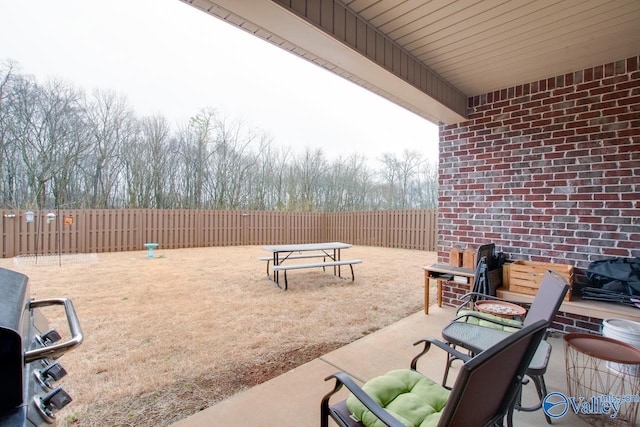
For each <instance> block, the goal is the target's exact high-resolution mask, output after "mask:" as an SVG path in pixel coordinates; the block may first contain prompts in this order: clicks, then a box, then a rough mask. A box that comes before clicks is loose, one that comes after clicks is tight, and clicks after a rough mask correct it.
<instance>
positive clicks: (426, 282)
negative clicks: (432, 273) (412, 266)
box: [424, 271, 429, 314]
mask: <svg viewBox="0 0 640 427" xmlns="http://www.w3.org/2000/svg"><path fill="white" fill-rule="evenodd" d="M424 314H429V272H427V271H425V272H424Z"/></svg>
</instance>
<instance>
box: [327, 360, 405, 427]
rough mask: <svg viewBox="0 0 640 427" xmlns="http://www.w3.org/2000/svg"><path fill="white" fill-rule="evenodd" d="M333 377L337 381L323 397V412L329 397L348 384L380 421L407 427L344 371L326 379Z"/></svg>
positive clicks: (350, 389)
mask: <svg viewBox="0 0 640 427" xmlns="http://www.w3.org/2000/svg"><path fill="white" fill-rule="evenodd" d="M331 378H335V380H336V383H335V386H334V388H333V390H332V391H330V392H329V393H328V394H327V395H325V396H324V398H323V399H322V403H321V407H322V410H323V412H324V411H325V408H328V407H329V398H330V397H331V396H332V395H334V394H335V393H337V392H338V391H339V390H340V389H341V388H342V386H343V385H344V386H346V387H347V389H349V391H350V392H351V394H353V396H355V398H356V399H358V400H359V401H360V402H362V404H363V405H364V406H365V407H366V408H367V409H368V410H370V411H371V412H372V413H373V414H374V415H375V416H376V417H378V419H380V421H382V422H383V423H385V424H386V425H388V426H389V427H405V425H404V423H402V422H400V421H398V420H397V419H395V418H394V417H393V416H392V415H391V414H390V413H388V412H387V411H386V410H385V409H384V408H383V407H382V406H380V405H378V403H377V402H376V401H375V400H373V399H372V398H371V397H370V396H369V395H368V394H367V393H365V391H364V390H362V388H361V387H360V386H359V385H358V384H356V382H355V381H353V380H352V379H351V377H349V376H348V375H347V374H345V373H344V372H336V373H335V374H333V375H329V376H328V377H327V378H325V379H324V380H325V381H329V380H330V379H331Z"/></svg>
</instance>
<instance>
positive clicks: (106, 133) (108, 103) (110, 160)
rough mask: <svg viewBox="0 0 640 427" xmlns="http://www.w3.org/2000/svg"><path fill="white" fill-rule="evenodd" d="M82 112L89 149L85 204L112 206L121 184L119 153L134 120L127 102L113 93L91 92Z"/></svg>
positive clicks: (132, 131) (128, 138) (129, 136)
mask: <svg viewBox="0 0 640 427" xmlns="http://www.w3.org/2000/svg"><path fill="white" fill-rule="evenodd" d="M85 111H86V118H85V120H86V126H87V130H88V140H89V143H90V150H91V151H90V156H89V157H88V158H87V161H86V162H85V164H84V169H85V173H86V177H87V178H86V180H87V185H86V187H87V190H86V191H87V193H88V194H87V205H88V206H91V207H93V208H109V207H114V206H115V205H116V204H117V202H116V200H117V197H118V193H119V187H121V185H122V183H121V179H122V170H123V163H122V162H121V159H120V154H121V150H122V147H123V146H124V145H128V144H131V142H132V139H133V137H134V135H135V132H136V121H135V117H134V115H133V112H132V111H131V109H130V108H129V107H128V105H127V102H126V100H125V99H124V98H123V97H118V96H117V95H116V94H115V93H114V92H112V91H94V92H93V95H92V97H91V99H90V100H89V101H87V103H86V107H85Z"/></svg>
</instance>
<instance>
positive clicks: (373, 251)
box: [0, 246, 436, 426]
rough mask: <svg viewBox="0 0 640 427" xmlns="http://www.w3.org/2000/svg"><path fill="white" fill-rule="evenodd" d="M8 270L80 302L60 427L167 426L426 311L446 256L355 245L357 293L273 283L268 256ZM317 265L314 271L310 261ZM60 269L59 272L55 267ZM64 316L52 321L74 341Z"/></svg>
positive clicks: (293, 280)
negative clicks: (427, 277)
mask: <svg viewBox="0 0 640 427" xmlns="http://www.w3.org/2000/svg"><path fill="white" fill-rule="evenodd" d="M146 255H147V252H146V251H136V252H125V253H106V254H99V255H98V256H97V258H94V259H91V258H86V259H85V258H80V259H74V258H65V257H63V258H62V260H61V261H62V265H61V266H59V265H58V263H57V262H58V259H57V258H54V259H53V262H47V261H50V260H49V259H47V258H48V257H45V258H40V259H39V263H38V265H37V266H36V265H34V264H33V261H34V260H29V261H31V262H24V260H21V261H23V262H21V263H20V265H17V263H15V262H14V261H12V260H1V261H0V266H2V267H5V268H10V269H13V270H17V271H20V272H23V273H25V274H27V275H28V276H29V277H30V284H31V293H32V296H33V297H35V298H47V297H60V296H65V297H69V298H71V299H72V300H73V302H74V306H75V308H76V311H77V312H78V315H79V317H80V323H81V326H82V328H83V331H84V334H85V341H84V343H83V344H82V345H81V346H80V347H79V348H78V349H75V350H73V351H71V352H70V353H68V354H66V355H64V356H63V357H62V359H61V362H62V364H63V365H64V366H65V367H66V368H67V369H68V371H69V375H68V376H67V377H66V378H65V379H63V380H62V383H63V384H64V386H65V389H66V390H68V391H69V392H70V394H71V395H72V396H73V397H74V402H73V403H72V404H71V405H69V406H68V407H67V408H65V409H64V410H63V411H61V413H60V414H59V418H58V419H59V424H60V425H70V424H73V425H82V426H94V425H95V426H98V425H100V426H102V425H136V426H142V425H148V426H151V425H154V426H157V425H168V424H171V423H172V422H175V421H177V420H179V419H181V418H184V417H186V416H188V415H190V414H193V413H195V412H197V411H199V410H201V409H203V408H206V407H208V406H211V405H213V404H214V403H216V402H217V401H219V400H221V399H224V398H225V397H227V396H230V395H231V394H234V393H236V392H238V391H240V390H243V389H245V388H247V387H251V386H253V385H255V384H258V383H260V382H263V381H266V380H268V379H269V378H272V377H274V376H276V375H278V374H280V373H282V372H286V371H287V370H290V369H292V368H294V367H295V366H298V365H300V364H302V363H305V362H307V361H309V360H312V359H313V358H315V357H318V356H320V355H322V354H324V353H326V352H329V351H331V350H333V349H335V348H337V347H340V346H342V345H344V344H346V343H349V342H352V341H354V340H356V339H358V338H360V337H362V336H364V335H366V334H369V333H371V332H373V331H375V330H377V329H379V328H382V327H384V326H386V325H389V324H391V323H393V322H395V321H397V320H399V319H401V318H403V317H406V316H407V315H409V314H412V313H415V312H417V311H419V310H421V309H422V305H423V295H424V294H423V286H424V271H423V270H422V267H423V266H424V265H427V264H429V263H431V262H434V261H435V256H436V254H435V253H433V252H422V251H413V250H404V249H383V248H374V247H362V246H357V247H353V248H351V249H349V250H346V251H344V252H343V256H342V257H343V259H345V258H347V257H348V258H359V259H362V260H363V261H364V262H363V263H362V264H360V265H356V266H355V267H354V268H355V275H356V280H355V282H351V280H350V274H349V272H348V267H346V269H344V270H343V277H345V276H348V277H349V280H344V279H339V278H337V277H335V276H333V275H332V274H330V273H329V272H326V273H323V272H322V270H320V269H315V270H294V271H291V272H290V274H289V286H290V287H289V290H288V291H286V292H285V291H282V290H280V289H278V288H277V287H276V285H275V284H274V283H273V282H271V281H270V280H268V279H267V277H266V270H265V267H266V266H265V263H264V262H260V261H257V259H256V258H257V257H259V256H265V255H267V253H266V252H264V251H263V250H262V249H261V248H260V247H258V246H242V247H223V248H198V249H177V250H162V248H160V249H158V250H156V251H155V255H156V257H155V258H154V259H148V258H146ZM307 261H308V260H307ZM51 264H53V265H51ZM59 311H60V310H59V309H55V310H51V309H47V311H46V312H45V315H46V316H47V317H48V318H49V319H50V320H51V321H52V324H53V326H56V327H57V329H58V330H59V331H61V332H62V331H64V332H65V333H68V332H67V330H68V328H67V326H66V325H65V321H64V320H63V319H62V313H60V312H59Z"/></svg>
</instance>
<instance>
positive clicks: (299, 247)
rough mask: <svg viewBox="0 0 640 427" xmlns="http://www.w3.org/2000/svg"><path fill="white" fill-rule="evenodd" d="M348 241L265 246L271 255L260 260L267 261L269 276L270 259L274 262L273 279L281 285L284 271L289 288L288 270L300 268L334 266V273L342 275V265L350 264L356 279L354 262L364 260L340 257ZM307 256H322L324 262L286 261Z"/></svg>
mask: <svg viewBox="0 0 640 427" xmlns="http://www.w3.org/2000/svg"><path fill="white" fill-rule="evenodd" d="M350 247H351V245H350V244H348V243H341V242H328V243H305V244H293V245H275V246H263V247H262V248H263V249H264V250H265V251H269V252H271V253H272V254H273V255H272V256H271V257H260V258H258V260H260V261H267V276H269V261H272V262H273V267H272V271H273V281H274V282H275V283H276V284H277V285H278V287H280V288H282V287H281V286H280V280H279V279H280V271H284V289H285V290H287V289H288V286H289V284H288V280H287V271H288V270H299V269H303V268H319V267H322V268H323V270H326V267H333V274H335V275H337V276H338V277H341V275H340V266H343V265H349V267H350V268H351V280H352V281H353V280H355V276H354V273H353V264H360V263H361V262H362V260H359V259H351V260H343V259H341V258H340V250H341V249H347V248H350ZM305 258H322V262H308V263H298V264H295V263H284V262H285V261H288V260H293V259H305Z"/></svg>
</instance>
